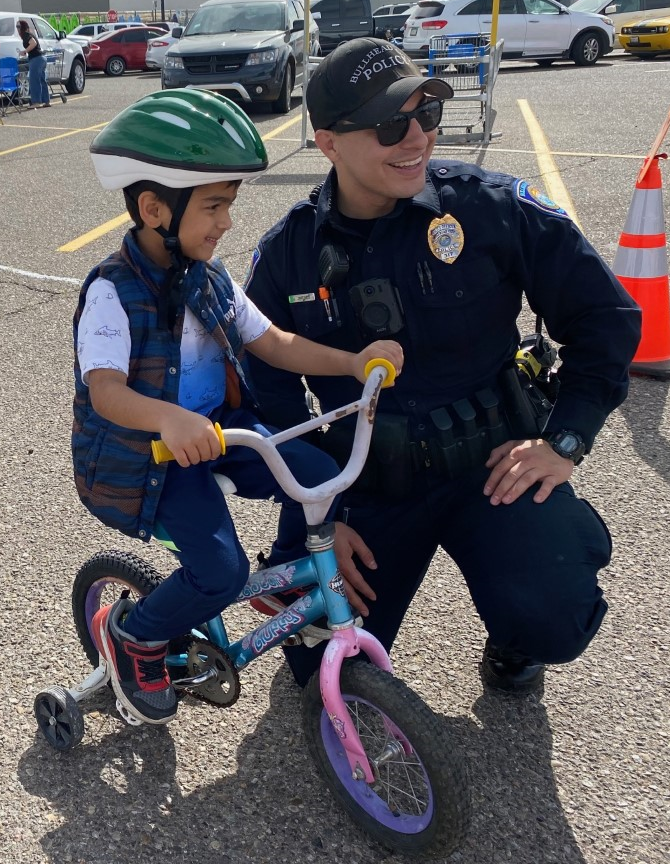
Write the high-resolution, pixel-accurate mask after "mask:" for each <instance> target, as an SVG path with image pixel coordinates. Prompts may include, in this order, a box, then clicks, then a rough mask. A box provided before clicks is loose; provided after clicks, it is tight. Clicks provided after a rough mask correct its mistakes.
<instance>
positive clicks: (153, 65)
mask: <svg viewBox="0 0 670 864" xmlns="http://www.w3.org/2000/svg"><path fill="white" fill-rule="evenodd" d="M152 26H153V25H152ZM172 29H173V30H174V29H175V25H174V24H173V25H172ZM176 41H177V37H176V36H173V35H172V31H170V32H169V33H163V35H162V36H157V37H156V38H155V39H149V41H148V42H147V56H146V58H145V60H146V67H147V69H162V68H163V63H164V62H165V55H166V53H167V50H168V48H169V47H170V46H171V45H174V43H175V42H176Z"/></svg>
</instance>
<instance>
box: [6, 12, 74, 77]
mask: <svg viewBox="0 0 670 864" xmlns="http://www.w3.org/2000/svg"><path fill="white" fill-rule="evenodd" d="M19 19H22V20H24V21H27V22H28V24H29V25H30V27H31V29H32V30H34V32H35V33H36V34H37V38H38V39H39V40H40V44H41V45H42V48H43V49H45V50H47V51H49V50H51V49H56V50H59V51H62V52H63V78H62V84H63V86H64V87H65V89H66V90H67V92H68V93H82V92H83V91H84V87H85V86H86V62H85V60H84V52H83V50H82V47H81V45H78V44H77V43H76V42H72V41H71V40H70V39H68V38H67V37H66V36H65V31H64V30H61V31H60V32H59V33H56V31H55V30H54V29H53V27H52V26H51V25H50V24H49V23H47V22H46V21H45V20H44V18H41V17H40V16H39V15H33V14H32V13H31V12H26V13H25V14H19V13H18V12H0V57H16V56H17V50H18V49H22V48H23V43H22V42H21V40H20V39H19V36H18V33H17V30H16V22H17V21H19Z"/></svg>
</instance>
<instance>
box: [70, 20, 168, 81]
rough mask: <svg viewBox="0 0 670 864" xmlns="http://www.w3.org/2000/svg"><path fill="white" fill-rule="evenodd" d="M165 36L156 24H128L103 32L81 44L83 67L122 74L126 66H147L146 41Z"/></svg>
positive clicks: (131, 67)
mask: <svg viewBox="0 0 670 864" xmlns="http://www.w3.org/2000/svg"><path fill="white" fill-rule="evenodd" d="M158 36H165V31H164V30H160V29H159V28H157V27H127V28H126V29H125V30H115V31H112V32H111V33H103V34H102V36H98V38H97V39H94V40H93V41H92V42H90V43H89V45H88V46H84V55H85V57H86V68H87V69H89V70H91V71H96V70H101V71H103V72H104V73H105V75H114V76H116V75H123V73H124V72H125V71H126V69H146V68H147V67H146V56H147V42H148V41H149V39H156V38H157V37H158Z"/></svg>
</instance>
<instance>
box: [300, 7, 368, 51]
mask: <svg viewBox="0 0 670 864" xmlns="http://www.w3.org/2000/svg"><path fill="white" fill-rule="evenodd" d="M312 13H313V15H314V17H315V18H316V19H317V21H318V24H319V43H320V45H321V50H322V52H323V53H324V54H328V53H329V52H330V51H332V50H333V48H337V46H338V45H339V44H340V42H347V41H348V40H349V39H356V38H358V37H359V36H373V35H374V19H373V17H372V7H371V5H370V0H315V2H314V3H312Z"/></svg>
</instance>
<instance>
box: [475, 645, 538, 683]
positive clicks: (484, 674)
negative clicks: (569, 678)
mask: <svg viewBox="0 0 670 864" xmlns="http://www.w3.org/2000/svg"><path fill="white" fill-rule="evenodd" d="M479 674H480V676H481V679H482V683H483V684H484V686H485V687H490V688H491V689H493V690H502V691H504V692H505V693H516V694H518V695H526V694H527V693H537V692H538V691H541V690H542V685H543V684H544V665H543V664H542V663H533V662H532V661H531V660H527V659H524V658H522V657H519V656H518V655H513V654H509V653H505V652H504V651H501V650H500V649H499V648H496V646H495V645H492V644H491V640H490V639H487V640H486V645H485V646H484V656H483V657H482V662H481V663H480V665H479Z"/></svg>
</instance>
